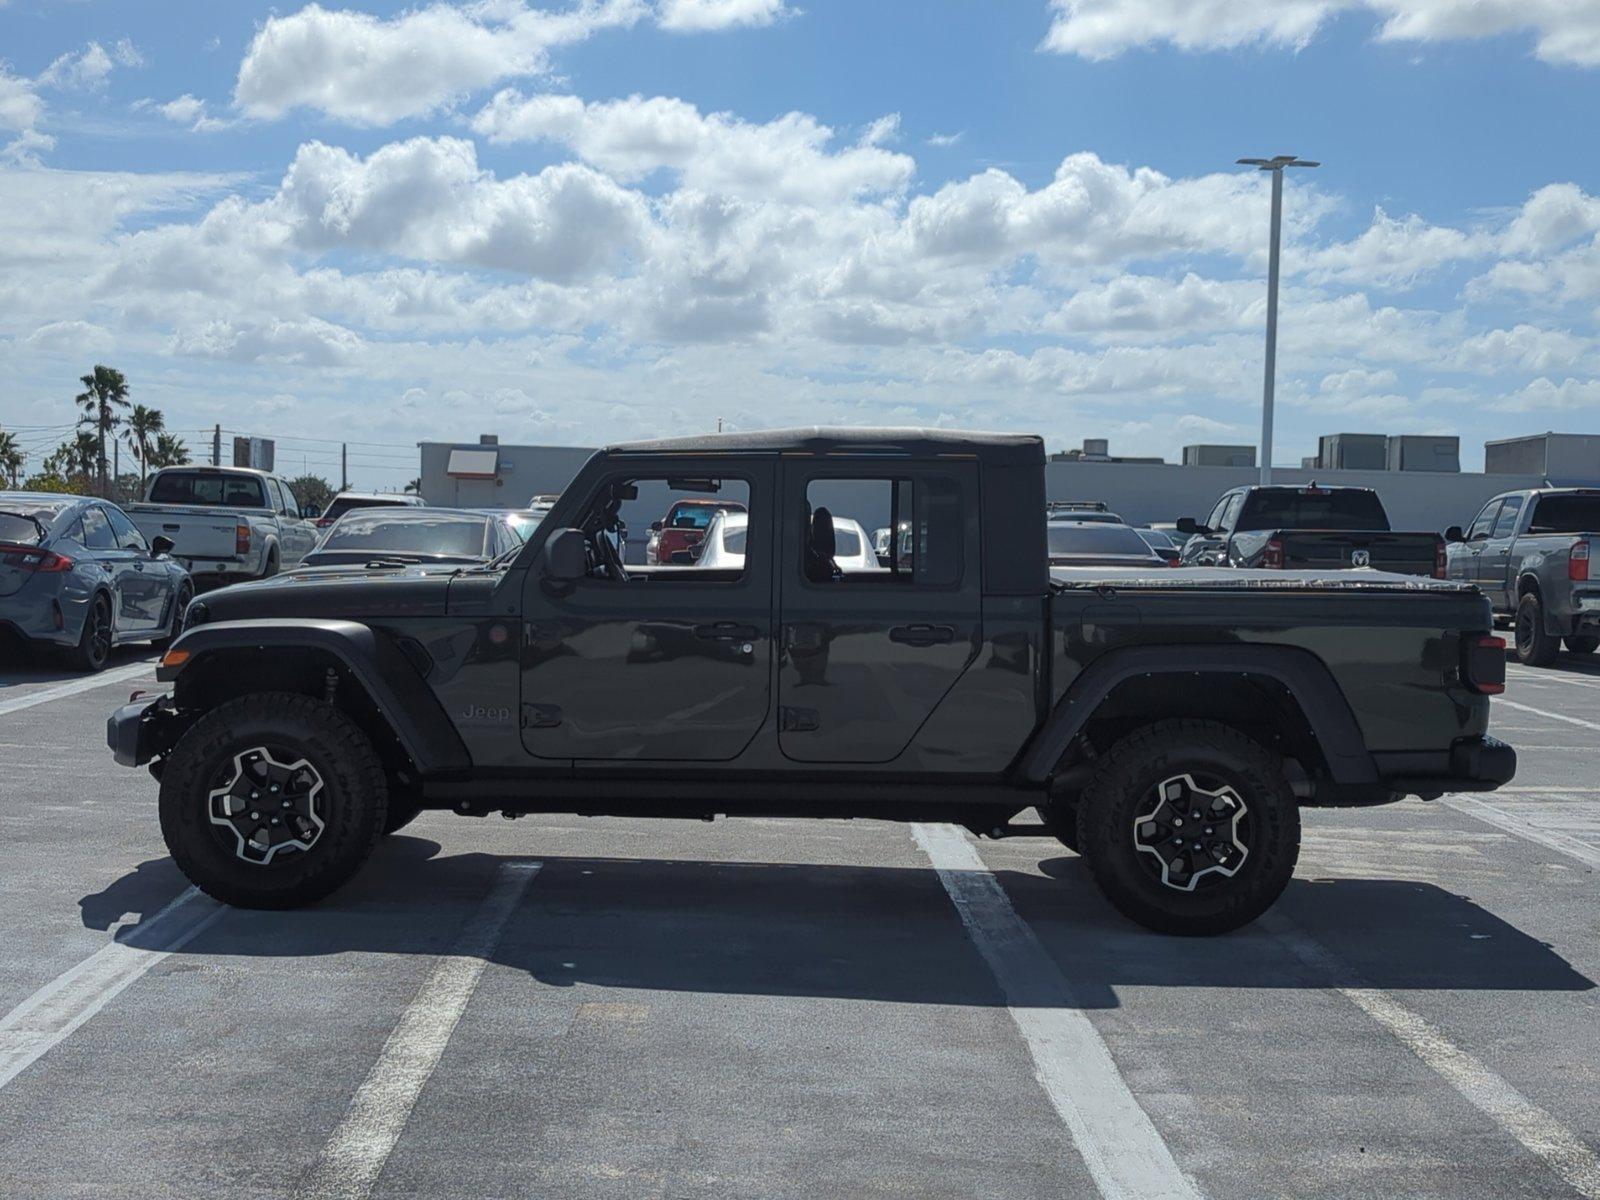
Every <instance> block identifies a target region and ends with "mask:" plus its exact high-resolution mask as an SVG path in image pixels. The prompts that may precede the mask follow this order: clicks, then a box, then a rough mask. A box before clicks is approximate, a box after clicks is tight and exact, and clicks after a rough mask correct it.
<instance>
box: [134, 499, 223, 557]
mask: <svg viewBox="0 0 1600 1200" xmlns="http://www.w3.org/2000/svg"><path fill="white" fill-rule="evenodd" d="M128 516H129V517H130V518H132V520H133V523H134V524H135V525H137V526H138V527H139V532H140V533H142V534H144V536H145V538H146V540H148V539H150V538H153V537H158V536H159V537H169V538H171V539H172V553H173V555H174V556H175V557H177V558H182V559H195V558H232V557H233V554H234V543H235V537H236V527H237V526H238V525H239V524H241V523H242V522H243V521H244V520H245V518H244V517H243V516H235V515H234V514H233V513H231V512H226V511H218V510H217V509H214V508H211V509H208V508H203V507H201V506H199V505H193V506H191V505H187V504H149V505H145V504H134V505H130V506H129V508H128Z"/></svg>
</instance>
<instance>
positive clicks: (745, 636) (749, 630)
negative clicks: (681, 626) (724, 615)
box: [694, 621, 761, 642]
mask: <svg viewBox="0 0 1600 1200" xmlns="http://www.w3.org/2000/svg"><path fill="white" fill-rule="evenodd" d="M694 635H695V637H697V638H705V639H706V640H707V641H712V642H748V641H751V640H752V639H754V638H758V637H760V636H761V630H759V629H757V628H756V627H755V626H754V625H740V624H739V623H738V622H736V621H717V622H715V623H714V624H711V625H696V626H695V627H694Z"/></svg>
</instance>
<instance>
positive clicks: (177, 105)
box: [133, 92, 236, 133]
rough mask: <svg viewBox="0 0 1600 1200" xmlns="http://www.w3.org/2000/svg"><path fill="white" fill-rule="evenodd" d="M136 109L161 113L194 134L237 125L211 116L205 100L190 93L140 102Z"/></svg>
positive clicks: (136, 104) (135, 104) (135, 105)
mask: <svg viewBox="0 0 1600 1200" xmlns="http://www.w3.org/2000/svg"><path fill="white" fill-rule="evenodd" d="M133 107H134V108H136V109H148V110H150V111H153V112H157V113H160V114H161V116H163V117H165V118H166V119H167V120H169V121H171V122H173V123H174V124H177V125H187V126H188V127H189V129H190V131H191V132H194V133H211V132H214V131H216V130H218V129H227V128H229V127H230V126H232V125H234V124H236V122H234V121H232V120H228V119H225V118H221V117H213V116H211V115H210V109H209V106H208V105H207V104H206V102H205V101H204V100H201V99H200V98H198V97H197V96H192V95H190V94H189V93H188V92H185V93H184V94H183V95H181V96H179V97H177V99H175V100H168V101H165V102H164V103H158V102H156V101H154V100H139V101H136V102H135V103H134V106H133Z"/></svg>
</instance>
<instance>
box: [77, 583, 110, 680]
mask: <svg viewBox="0 0 1600 1200" xmlns="http://www.w3.org/2000/svg"><path fill="white" fill-rule="evenodd" d="M111 628H112V626H111V601H110V599H109V598H108V597H106V596H104V595H99V596H96V597H95V598H94V599H93V600H92V601H90V602H89V611H88V612H87V613H86V614H84V618H83V632H82V633H80V634H79V635H78V644H77V645H76V646H74V647H72V648H71V649H70V650H68V651H67V661H68V662H69V663H71V664H72V665H73V666H74V667H76V668H77V669H78V670H80V671H91V672H92V671H99V670H101V669H102V668H104V667H105V665H106V659H108V658H110V657H111Z"/></svg>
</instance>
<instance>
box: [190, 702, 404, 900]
mask: <svg viewBox="0 0 1600 1200" xmlns="http://www.w3.org/2000/svg"><path fill="white" fill-rule="evenodd" d="M160 810H161V833H162V836H163V837H164V838H165V839H166V843H167V849H168V850H170V851H171V852H172V857H173V859H174V860H175V861H176V862H177V864H178V867H179V869H180V870H182V871H183V873H184V874H185V875H187V876H188V877H189V880H190V881H191V882H192V883H193V884H194V885H195V886H196V887H198V888H199V889H200V890H201V891H203V892H205V893H206V894H207V895H208V896H212V897H215V898H216V899H218V900H221V901H222V902H223V903H225V904H232V905H234V906H236V907H239V908H296V907H299V906H300V905H303V904H310V903H312V902H313V901H316V900H320V899H322V898H323V897H324V896H327V895H328V894H329V893H331V892H333V891H335V890H336V889H338V888H340V887H342V886H343V885H344V884H345V883H347V882H349V880H350V879H351V877H353V876H354V875H355V873H356V872H357V871H358V870H360V869H361V866H362V864H363V863H365V862H366V860H367V857H368V855H370V854H371V853H372V849H373V847H374V846H375V845H377V842H378V839H379V838H380V837H381V836H382V835H383V831H384V826H385V824H386V822H387V819H388V786H387V783H386V781H385V777H384V772H383V765H382V763H380V762H379V760H378V756H377V753H376V752H375V751H374V750H373V748H372V743H371V742H370V741H368V740H367V737H366V735H365V734H364V733H362V732H361V730H360V729H359V728H358V727H357V726H356V725H355V723H354V722H352V721H351V720H350V718H349V717H347V716H345V715H344V714H343V713H342V712H340V711H339V710H338V709H337V708H334V707H333V706H332V705H330V704H324V703H323V702H322V701H320V700H313V699H312V698H311V697H309V696H301V695H297V694H293V693H287V692H258V693H256V694H254V695H249V696H241V697H240V698H238V699H236V700H230V701H228V702H227V703H225V704H221V705H218V706H217V707H216V708H214V709H212V710H211V711H210V712H208V713H207V714H206V715H205V716H203V717H201V718H200V719H199V720H198V721H196V722H195V724H194V725H193V727H192V728H190V729H189V731H188V732H187V733H185V734H184V735H183V737H182V738H181V739H180V740H179V741H178V744H177V745H176V746H175V747H174V748H173V750H172V753H171V754H169V755H168V756H167V760H166V767H165V770H164V771H163V772H162V774H161V800H160Z"/></svg>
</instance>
